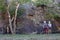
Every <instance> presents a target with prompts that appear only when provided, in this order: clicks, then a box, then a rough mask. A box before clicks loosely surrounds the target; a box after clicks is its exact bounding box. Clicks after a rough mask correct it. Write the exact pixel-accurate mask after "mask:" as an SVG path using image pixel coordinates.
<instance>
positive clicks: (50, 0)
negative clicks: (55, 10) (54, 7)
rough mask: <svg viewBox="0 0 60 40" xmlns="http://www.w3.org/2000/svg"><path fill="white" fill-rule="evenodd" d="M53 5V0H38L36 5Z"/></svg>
mask: <svg viewBox="0 0 60 40" xmlns="http://www.w3.org/2000/svg"><path fill="white" fill-rule="evenodd" d="M51 3H53V0H37V1H36V2H35V3H34V4H35V5H38V4H40V5H41V4H45V5H48V4H51Z"/></svg>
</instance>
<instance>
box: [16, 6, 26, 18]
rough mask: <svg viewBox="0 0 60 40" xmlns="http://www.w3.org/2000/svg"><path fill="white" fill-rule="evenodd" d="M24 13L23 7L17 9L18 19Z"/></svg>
mask: <svg viewBox="0 0 60 40" xmlns="http://www.w3.org/2000/svg"><path fill="white" fill-rule="evenodd" d="M24 12H25V9H24V8H23V7H21V8H19V9H18V12H17V13H18V17H19V16H21V15H22V14H23V13H24Z"/></svg>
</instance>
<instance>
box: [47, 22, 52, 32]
mask: <svg viewBox="0 0 60 40" xmlns="http://www.w3.org/2000/svg"><path fill="white" fill-rule="evenodd" d="M48 27H49V33H51V28H52V23H51V21H48Z"/></svg>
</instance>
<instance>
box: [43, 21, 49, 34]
mask: <svg viewBox="0 0 60 40" xmlns="http://www.w3.org/2000/svg"><path fill="white" fill-rule="evenodd" d="M43 33H48V25H47V22H46V21H44V22H43Z"/></svg>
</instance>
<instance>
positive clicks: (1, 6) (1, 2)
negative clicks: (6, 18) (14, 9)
mask: <svg viewBox="0 0 60 40" xmlns="http://www.w3.org/2000/svg"><path fill="white" fill-rule="evenodd" d="M5 7H6V6H5V0H0V11H2V12H5V9H6V8H5Z"/></svg>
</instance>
